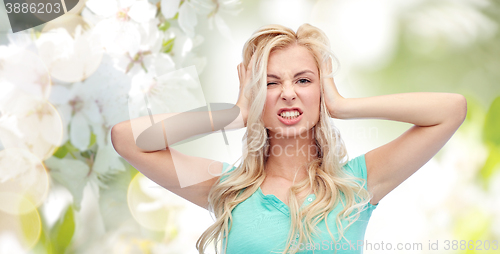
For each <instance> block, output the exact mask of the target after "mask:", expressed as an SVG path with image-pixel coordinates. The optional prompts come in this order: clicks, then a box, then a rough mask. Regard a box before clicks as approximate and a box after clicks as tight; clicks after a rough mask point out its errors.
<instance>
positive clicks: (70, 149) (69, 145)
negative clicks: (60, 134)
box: [64, 140, 80, 152]
mask: <svg viewBox="0 0 500 254" xmlns="http://www.w3.org/2000/svg"><path fill="white" fill-rule="evenodd" d="M64 145H65V146H66V148H67V149H68V151H69V152H78V151H80V150H78V148H76V147H75V146H73V144H71V141H69V140H68V141H67V142H66V144H64Z"/></svg>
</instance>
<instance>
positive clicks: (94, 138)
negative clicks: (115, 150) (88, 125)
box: [88, 132, 96, 148]
mask: <svg viewBox="0 0 500 254" xmlns="http://www.w3.org/2000/svg"><path fill="white" fill-rule="evenodd" d="M95 141H96V135H95V134H94V132H91V133H90V142H89V146H88V147H89V148H90V147H92V146H93V145H94V144H95Z"/></svg>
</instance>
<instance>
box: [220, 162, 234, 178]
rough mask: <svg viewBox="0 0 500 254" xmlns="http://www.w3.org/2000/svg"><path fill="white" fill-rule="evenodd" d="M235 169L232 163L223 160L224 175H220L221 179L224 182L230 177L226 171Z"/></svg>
mask: <svg viewBox="0 0 500 254" xmlns="http://www.w3.org/2000/svg"><path fill="white" fill-rule="evenodd" d="M235 169H236V167H231V165H230V164H229V163H227V162H222V175H221V177H220V181H221V182H223V181H224V180H226V178H227V177H228V175H227V174H225V173H229V172H231V171H233V170H235Z"/></svg>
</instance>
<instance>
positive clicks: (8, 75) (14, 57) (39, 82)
mask: <svg viewBox="0 0 500 254" xmlns="http://www.w3.org/2000/svg"><path fill="white" fill-rule="evenodd" d="M4 82H7V83H4ZM0 83H3V84H5V85H6V86H2V87H0V92H2V93H7V92H8V91H9V90H12V89H19V90H22V91H23V92H25V93H28V94H31V95H34V96H35V97H37V98H47V97H48V95H49V93H50V84H51V80H50V75H49V72H48V70H47V68H46V66H45V64H44V62H43V61H42V60H41V59H40V57H38V55H36V54H35V53H33V52H32V51H29V50H27V49H24V48H20V47H17V46H13V45H9V46H7V47H5V46H2V47H0ZM3 96H5V94H3ZM3 96H2V95H0V98H2V97H3Z"/></svg>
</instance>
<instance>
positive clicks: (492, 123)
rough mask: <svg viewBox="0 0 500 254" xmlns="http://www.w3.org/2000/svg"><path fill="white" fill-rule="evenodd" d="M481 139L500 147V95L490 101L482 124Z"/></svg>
mask: <svg viewBox="0 0 500 254" xmlns="http://www.w3.org/2000/svg"><path fill="white" fill-rule="evenodd" d="M483 141H484V142H485V143H486V144H491V145H495V146H497V147H500V96H499V97H497V98H496V99H495V100H494V101H493V103H491V106H490V108H489V109H488V112H487V113H486V119H485V120H484V126H483Z"/></svg>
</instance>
